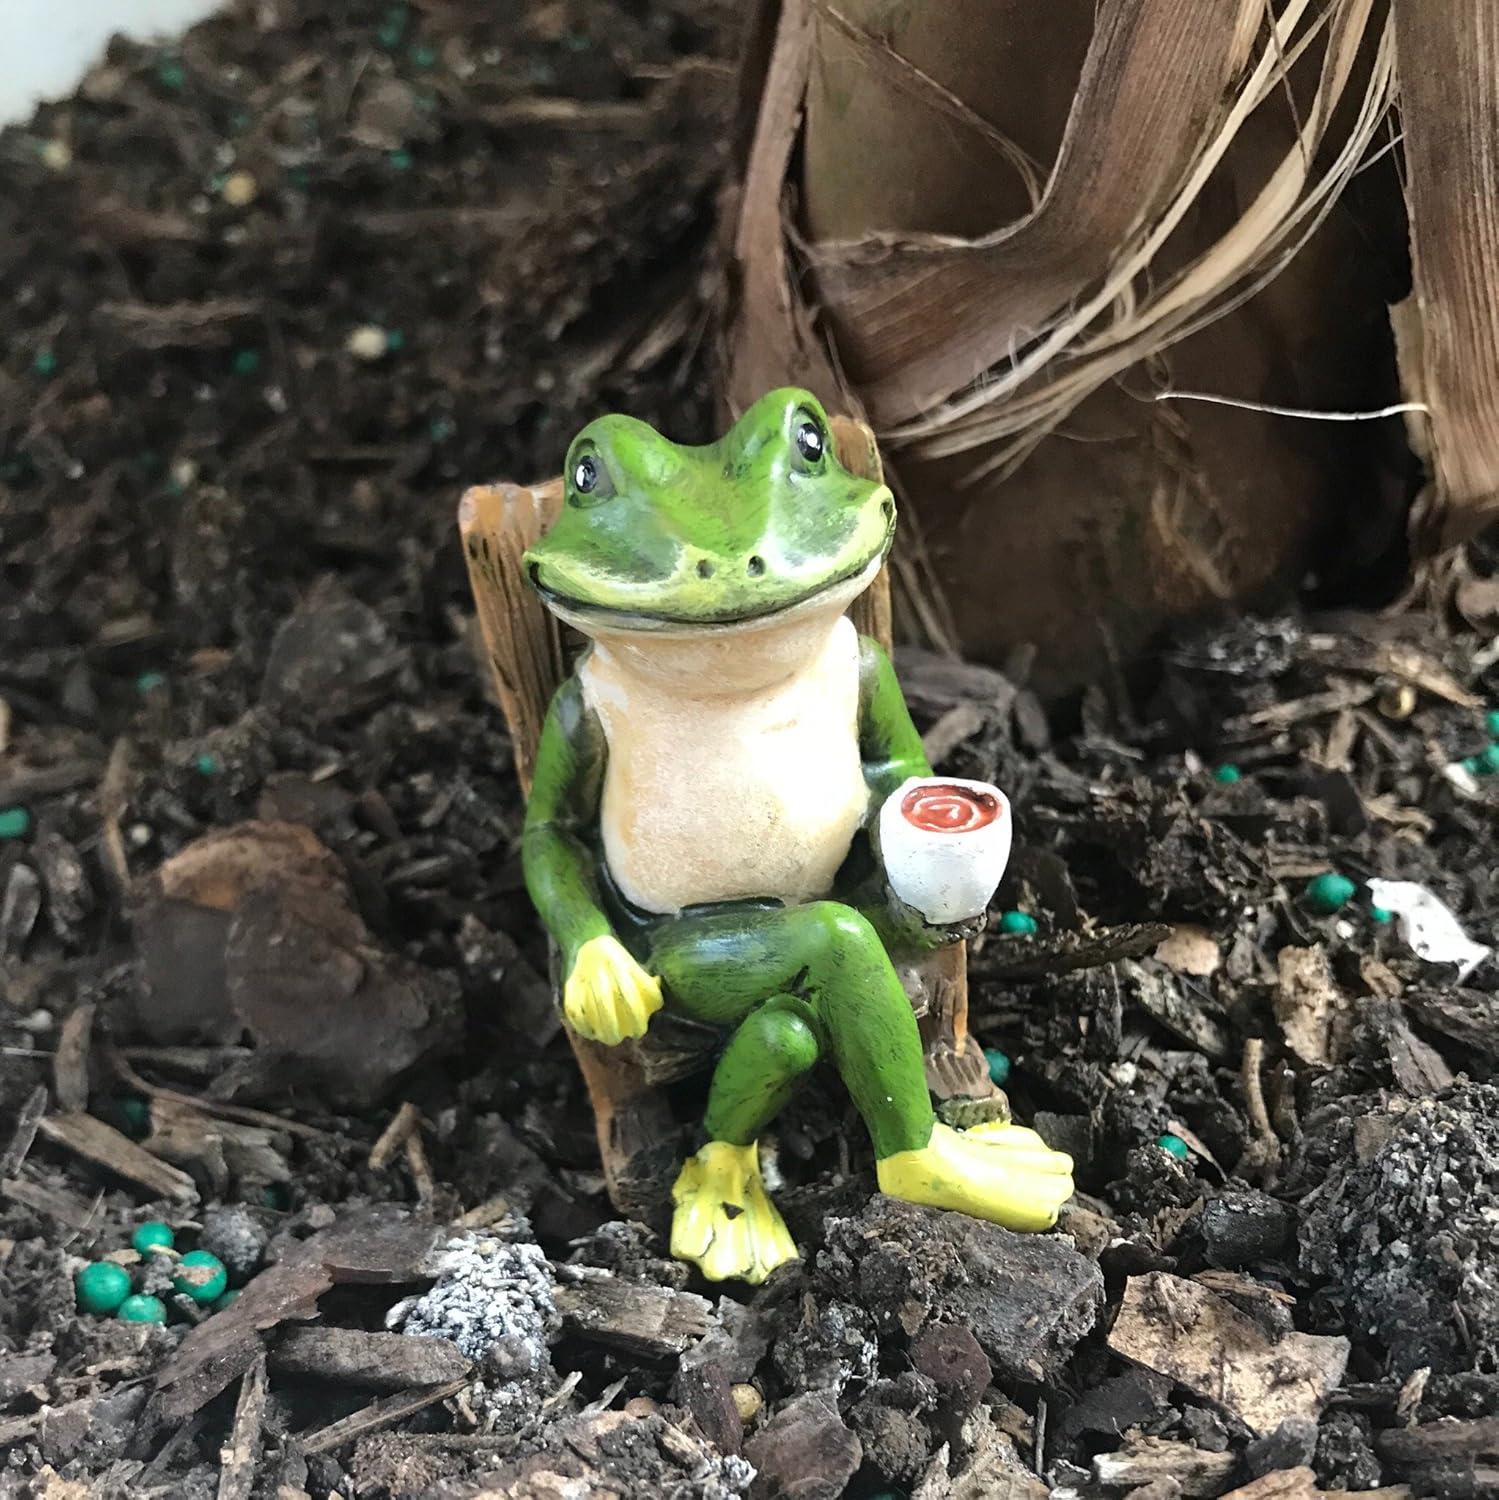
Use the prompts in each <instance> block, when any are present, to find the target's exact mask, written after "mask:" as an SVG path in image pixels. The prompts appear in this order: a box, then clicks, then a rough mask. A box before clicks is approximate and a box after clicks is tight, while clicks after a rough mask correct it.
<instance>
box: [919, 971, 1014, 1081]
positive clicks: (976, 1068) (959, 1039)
mask: <svg viewBox="0 0 1499 1500" xmlns="http://www.w3.org/2000/svg"><path fill="white" fill-rule="evenodd" d="M930 966H931V968H930V979H931V985H932V999H931V1004H930V1005H929V1006H928V1008H927V1011H926V1014H925V1015H923V1016H922V1017H921V1041H922V1045H923V1047H924V1048H925V1049H926V1077H927V1086H928V1087H929V1088H930V1089H931V1091H932V1093H933V1094H935V1095H936V1096H937V1098H938V1099H939V1100H942V1101H946V1100H949V1099H989V1098H993V1097H994V1096H995V1095H996V1094H998V1092H999V1090H998V1089H996V1088H995V1086H994V1083H993V1081H992V1080H991V1079H990V1077H989V1064H988V1062H987V1060H986V1059H985V1057H984V1049H983V1048H982V1047H980V1046H979V1044H978V1040H977V1038H975V1037H974V1036H973V1035H972V1034H971V1033H970V1032H969V1030H968V950H967V948H965V947H964V946H963V944H962V943H953V944H952V945H951V946H950V947H947V948H942V949H939V950H938V951H937V952H936V953H934V954H933V955H932V957H931V959H930Z"/></svg>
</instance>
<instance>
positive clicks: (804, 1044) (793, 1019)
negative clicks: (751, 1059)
mask: <svg viewBox="0 0 1499 1500" xmlns="http://www.w3.org/2000/svg"><path fill="white" fill-rule="evenodd" d="M759 1022H760V1024H759V1025H758V1026H757V1028H756V1030H757V1032H758V1035H757V1037H756V1042H757V1044H758V1045H759V1047H760V1048H761V1050H762V1052H763V1054H764V1056H765V1059H766V1061H767V1062H768V1063H769V1064H770V1065H771V1066H772V1067H773V1068H774V1069H775V1071H776V1073H777V1074H778V1075H780V1076H781V1077H783V1078H790V1077H793V1076H795V1075H796V1074H798V1073H805V1072H807V1070H808V1069H810V1068H811V1067H812V1066H813V1065H814V1064H815V1063H816V1061H817V1057H818V1054H819V1052H820V1051H821V1049H820V1047H819V1046H818V1043H817V1034H816V1033H815V1032H814V1031H813V1030H812V1028H811V1027H810V1026H808V1025H807V1023H806V1022H805V1021H804V1020H803V1019H802V1018H801V1017H800V1016H798V1015H794V1014H792V1013H791V1012H790V1011H785V1010H775V1011H771V1012H769V1013H762V1015H761V1016H760V1018H759Z"/></svg>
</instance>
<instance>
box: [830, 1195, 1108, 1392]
mask: <svg viewBox="0 0 1499 1500" xmlns="http://www.w3.org/2000/svg"><path fill="white" fill-rule="evenodd" d="M816 1271H817V1276H818V1278H819V1280H820V1281H821V1282H823V1283H824V1284H826V1285H829V1286H831V1287H837V1288H839V1289H840V1291H841V1294H842V1295H844V1296H852V1297H854V1298H856V1299H857V1300H858V1301H859V1302H860V1303H861V1304H862V1305H863V1306H864V1308H865V1309H866V1310H867V1311H868V1312H869V1313H870V1315H871V1316H872V1317H873V1318H874V1320H875V1322H876V1324H877V1325H878V1327H879V1328H880V1330H881V1331H882V1332H895V1331H897V1330H898V1331H900V1332H903V1333H905V1334H907V1335H908V1336H914V1335H916V1334H917V1333H919V1332H920V1331H921V1329H922V1328H923V1327H925V1326H926V1324H927V1323H929V1322H937V1323H949V1324H958V1325H961V1326H963V1327H966V1328H968V1329H970V1330H971V1331H972V1333H973V1335H974V1337H975V1339H977V1341H978V1343H979V1344H980V1345H981V1346H982V1347H983V1350H984V1353H985V1354H986V1355H987V1356H988V1358H989V1360H990V1362H991V1363H992V1365H993V1367H994V1370H995V1372H996V1374H998V1375H1000V1376H1002V1377H1005V1378H1007V1379H1013V1380H1024V1381H1044V1380H1048V1379H1051V1378H1052V1377H1053V1376H1054V1375H1055V1374H1056V1373H1057V1372H1058V1371H1059V1370H1060V1368H1061V1366H1062V1365H1063V1364H1064V1363H1065V1361H1066V1359H1067V1357H1068V1355H1069V1354H1070V1353H1071V1352H1072V1349H1073V1348H1074V1347H1075V1345H1076V1344H1077V1343H1078V1341H1079V1340H1080V1339H1082V1338H1083V1336H1084V1335H1085V1334H1087V1333H1088V1331H1089V1330H1090V1329H1091V1328H1092V1327H1093V1325H1094V1323H1095V1322H1096V1321H1097V1318H1098V1314H1099V1312H1100V1310H1101V1308H1102V1306H1103V1275H1102V1273H1101V1272H1100V1271H1099V1269H1098V1267H1097V1266H1096V1265H1095V1264H1094V1263H1093V1262H1092V1261H1090V1260H1087V1259H1085V1258H1084V1257H1083V1256H1081V1255H1079V1254H1078V1253H1077V1251H1076V1250H1074V1249H1072V1248H1071V1247H1070V1246H1069V1245H1067V1244H1064V1243H1063V1242H1062V1240H1060V1239H1058V1238H1056V1237H1054V1236H1047V1235H1039V1234H1012V1233H1011V1232H1010V1231H1009V1230H1008V1229H1001V1228H1000V1227H999V1226H998V1225H997V1224H988V1223H985V1222H984V1221H983V1220H981V1219H971V1218H969V1217H968V1216H967V1215H966V1214H957V1213H939V1212H935V1211H933V1210H931V1209H925V1208H917V1207H915V1206H914V1205H912V1204H909V1203H902V1202H899V1201H897V1200H896V1199H894V1198H885V1197H875V1198H873V1199H872V1200H871V1201H870V1203H869V1205H868V1207H866V1208H865V1210H864V1211H863V1212H862V1213H861V1214H859V1215H858V1216H857V1217H855V1218H848V1219H833V1220H830V1221H829V1223H828V1226H827V1248H826V1250H825V1251H824V1252H823V1253H822V1255H820V1256H819V1257H818V1260H817V1266H816Z"/></svg>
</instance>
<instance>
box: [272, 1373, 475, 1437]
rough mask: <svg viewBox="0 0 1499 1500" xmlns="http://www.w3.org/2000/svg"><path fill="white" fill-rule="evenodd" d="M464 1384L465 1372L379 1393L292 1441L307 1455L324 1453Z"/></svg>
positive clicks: (458, 1389) (466, 1380) (439, 1398)
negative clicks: (392, 1392) (437, 1382)
mask: <svg viewBox="0 0 1499 1500" xmlns="http://www.w3.org/2000/svg"><path fill="white" fill-rule="evenodd" d="M467 1384H468V1377H467V1376H466V1375H465V1376H462V1377H460V1378H459V1379H457V1380H445V1381H444V1382H443V1383H442V1384H441V1385H433V1386H428V1387H427V1388H426V1389H425V1390H418V1391H403V1392H401V1394H399V1395H396V1396H382V1397H381V1398H380V1400H378V1401H372V1402H370V1404H369V1405H368V1406H366V1407H363V1408H362V1409H361V1410H359V1411H356V1412H354V1413H352V1414H351V1415H350V1416H347V1417H341V1418H340V1419H339V1420H338V1421H337V1422H332V1423H330V1424H329V1425H328V1426H327V1427H320V1428H319V1429H318V1430H317V1431H316V1432H312V1433H309V1434H308V1435H307V1436H306V1437H304V1438H301V1439H296V1440H294V1441H295V1442H296V1445H297V1447H298V1448H300V1449H301V1451H302V1453H303V1454H305V1455H306V1456H307V1457H308V1458H311V1457H312V1456H313V1454H315V1453H327V1452H329V1451H330V1450H332V1449H334V1448H342V1447H343V1445H344V1444H345V1443H352V1442H353V1441H354V1439H355V1438H359V1437H363V1436H364V1435H365V1433H367V1432H379V1431H380V1430H381V1428H384V1427H389V1426H390V1425H391V1424H392V1423H393V1422H399V1421H400V1420H401V1418H402V1417H409V1416H411V1415H412V1413H413V1412H419V1411H421V1410H422V1409H423V1408H424V1407H427V1406H432V1405H434V1404H435V1403H436V1402H438V1401H445V1400H446V1399H447V1398H448V1397H449V1396H454V1395H456V1394H457V1393H458V1392H459V1391H461V1390H462V1389H463V1387H464V1386H466V1385H467Z"/></svg>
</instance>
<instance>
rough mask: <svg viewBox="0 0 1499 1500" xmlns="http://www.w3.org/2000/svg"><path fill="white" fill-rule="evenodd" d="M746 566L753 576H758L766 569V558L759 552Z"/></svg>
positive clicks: (746, 569)
mask: <svg viewBox="0 0 1499 1500" xmlns="http://www.w3.org/2000/svg"><path fill="white" fill-rule="evenodd" d="M744 567H745V571H746V572H747V573H748V574H749V576H750V577H751V578H758V577H759V576H760V575H761V574H762V573H763V572H764V571H765V559H764V558H763V557H761V556H760V554H759V553H758V552H757V553H756V554H755V555H754V556H753V557H752V558H750V560H749V561H748V562H747V563H746V564H745V565H744Z"/></svg>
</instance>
